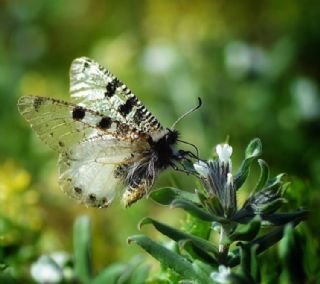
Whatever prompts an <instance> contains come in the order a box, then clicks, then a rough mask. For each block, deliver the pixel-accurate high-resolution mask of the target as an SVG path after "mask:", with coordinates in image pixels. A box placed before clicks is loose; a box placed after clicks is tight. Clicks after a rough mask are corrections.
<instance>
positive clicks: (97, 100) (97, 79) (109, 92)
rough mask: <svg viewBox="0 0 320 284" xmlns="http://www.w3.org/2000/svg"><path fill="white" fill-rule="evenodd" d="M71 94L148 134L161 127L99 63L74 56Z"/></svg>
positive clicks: (161, 128)
mask: <svg viewBox="0 0 320 284" xmlns="http://www.w3.org/2000/svg"><path fill="white" fill-rule="evenodd" d="M70 93H71V96H72V97H73V98H75V99H77V100H78V101H79V102H81V103H83V104H84V105H85V106H87V107H88V108H90V109H94V110H97V111H99V112H102V113H104V114H106V115H110V116H111V117H113V118H115V119H117V120H118V121H121V122H123V123H125V124H127V125H130V126H131V127H134V128H137V129H138V130H140V131H143V132H145V133H147V134H149V135H156V134H157V133H159V132H162V131H163V127H162V126H161V125H160V123H159V122H158V120H157V119H156V118H155V117H154V116H153V115H152V114H151V113H150V112H149V111H148V110H147V109H146V108H145V106H144V105H143V104H142V103H141V102H140V101H139V100H138V98H137V97H136V96H135V95H134V94H133V93H132V92H131V91H130V90H129V88H128V87H127V86H126V85H125V84H123V83H122V82H121V81H119V80H118V79H117V78H116V77H115V76H114V75H112V74H111V73H110V72H109V71H108V70H106V69H105V68H104V67H103V66H101V65H100V64H99V63H97V62H95V61H93V60H91V59H89V58H86V57H81V58H77V59H75V60H74V61H73V62H72V65H71V69H70Z"/></svg>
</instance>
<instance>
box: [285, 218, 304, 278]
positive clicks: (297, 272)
mask: <svg viewBox="0 0 320 284" xmlns="http://www.w3.org/2000/svg"><path fill="white" fill-rule="evenodd" d="M304 255H305V253H304V252H303V245H302V240H301V238H300V235H299V234H298V232H297V231H295V230H294V229H293V227H292V226H291V224H288V225H286V228H285V232H284V236H283V238H282V240H281V242H280V245H279V256H280V259H281V262H282V269H283V273H282V275H281V280H282V281H283V282H285V283H306V282H307V279H306V275H305V271H304Z"/></svg>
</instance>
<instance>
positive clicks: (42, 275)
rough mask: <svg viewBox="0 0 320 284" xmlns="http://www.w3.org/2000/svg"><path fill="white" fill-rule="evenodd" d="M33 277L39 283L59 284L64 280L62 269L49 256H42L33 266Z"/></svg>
mask: <svg viewBox="0 0 320 284" xmlns="http://www.w3.org/2000/svg"><path fill="white" fill-rule="evenodd" d="M30 270H31V276H32V278H33V279H34V280H35V282H37V283H49V284H51V283H52V284H53V283H59V282H61V281H62V279H63V271H62V269H61V268H60V267H59V266H58V265H57V264H56V263H55V262H54V261H53V260H52V259H51V258H50V257H49V256H47V255H43V256H41V257H40V258H39V259H38V260H37V261H36V262H34V263H33V264H32V265H31V269H30Z"/></svg>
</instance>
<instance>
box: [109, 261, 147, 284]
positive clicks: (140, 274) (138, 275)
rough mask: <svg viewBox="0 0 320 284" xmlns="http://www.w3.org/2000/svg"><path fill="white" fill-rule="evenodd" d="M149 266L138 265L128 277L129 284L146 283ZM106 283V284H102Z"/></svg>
mask: <svg viewBox="0 0 320 284" xmlns="http://www.w3.org/2000/svg"><path fill="white" fill-rule="evenodd" d="M149 272H150V266H149V265H140V266H138V267H137V268H136V269H135V270H134V271H133V272H132V275H131V277H130V281H129V282H128V283H130V284H141V283H146V281H147V278H148V276H149ZM104 283H106V282H104Z"/></svg>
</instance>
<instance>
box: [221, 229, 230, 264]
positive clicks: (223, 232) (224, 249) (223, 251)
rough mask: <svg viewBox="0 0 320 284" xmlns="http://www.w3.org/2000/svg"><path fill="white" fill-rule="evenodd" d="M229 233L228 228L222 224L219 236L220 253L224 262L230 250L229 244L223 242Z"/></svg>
mask: <svg viewBox="0 0 320 284" xmlns="http://www.w3.org/2000/svg"><path fill="white" fill-rule="evenodd" d="M227 233H228V232H227V230H226V228H225V227H224V226H222V225H221V227H220V236H219V253H220V254H221V259H220V261H221V262H222V264H223V263H224V261H225V260H226V257H227V255H228V251H229V245H226V244H224V243H223V241H224V238H225V236H226V234H227Z"/></svg>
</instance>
